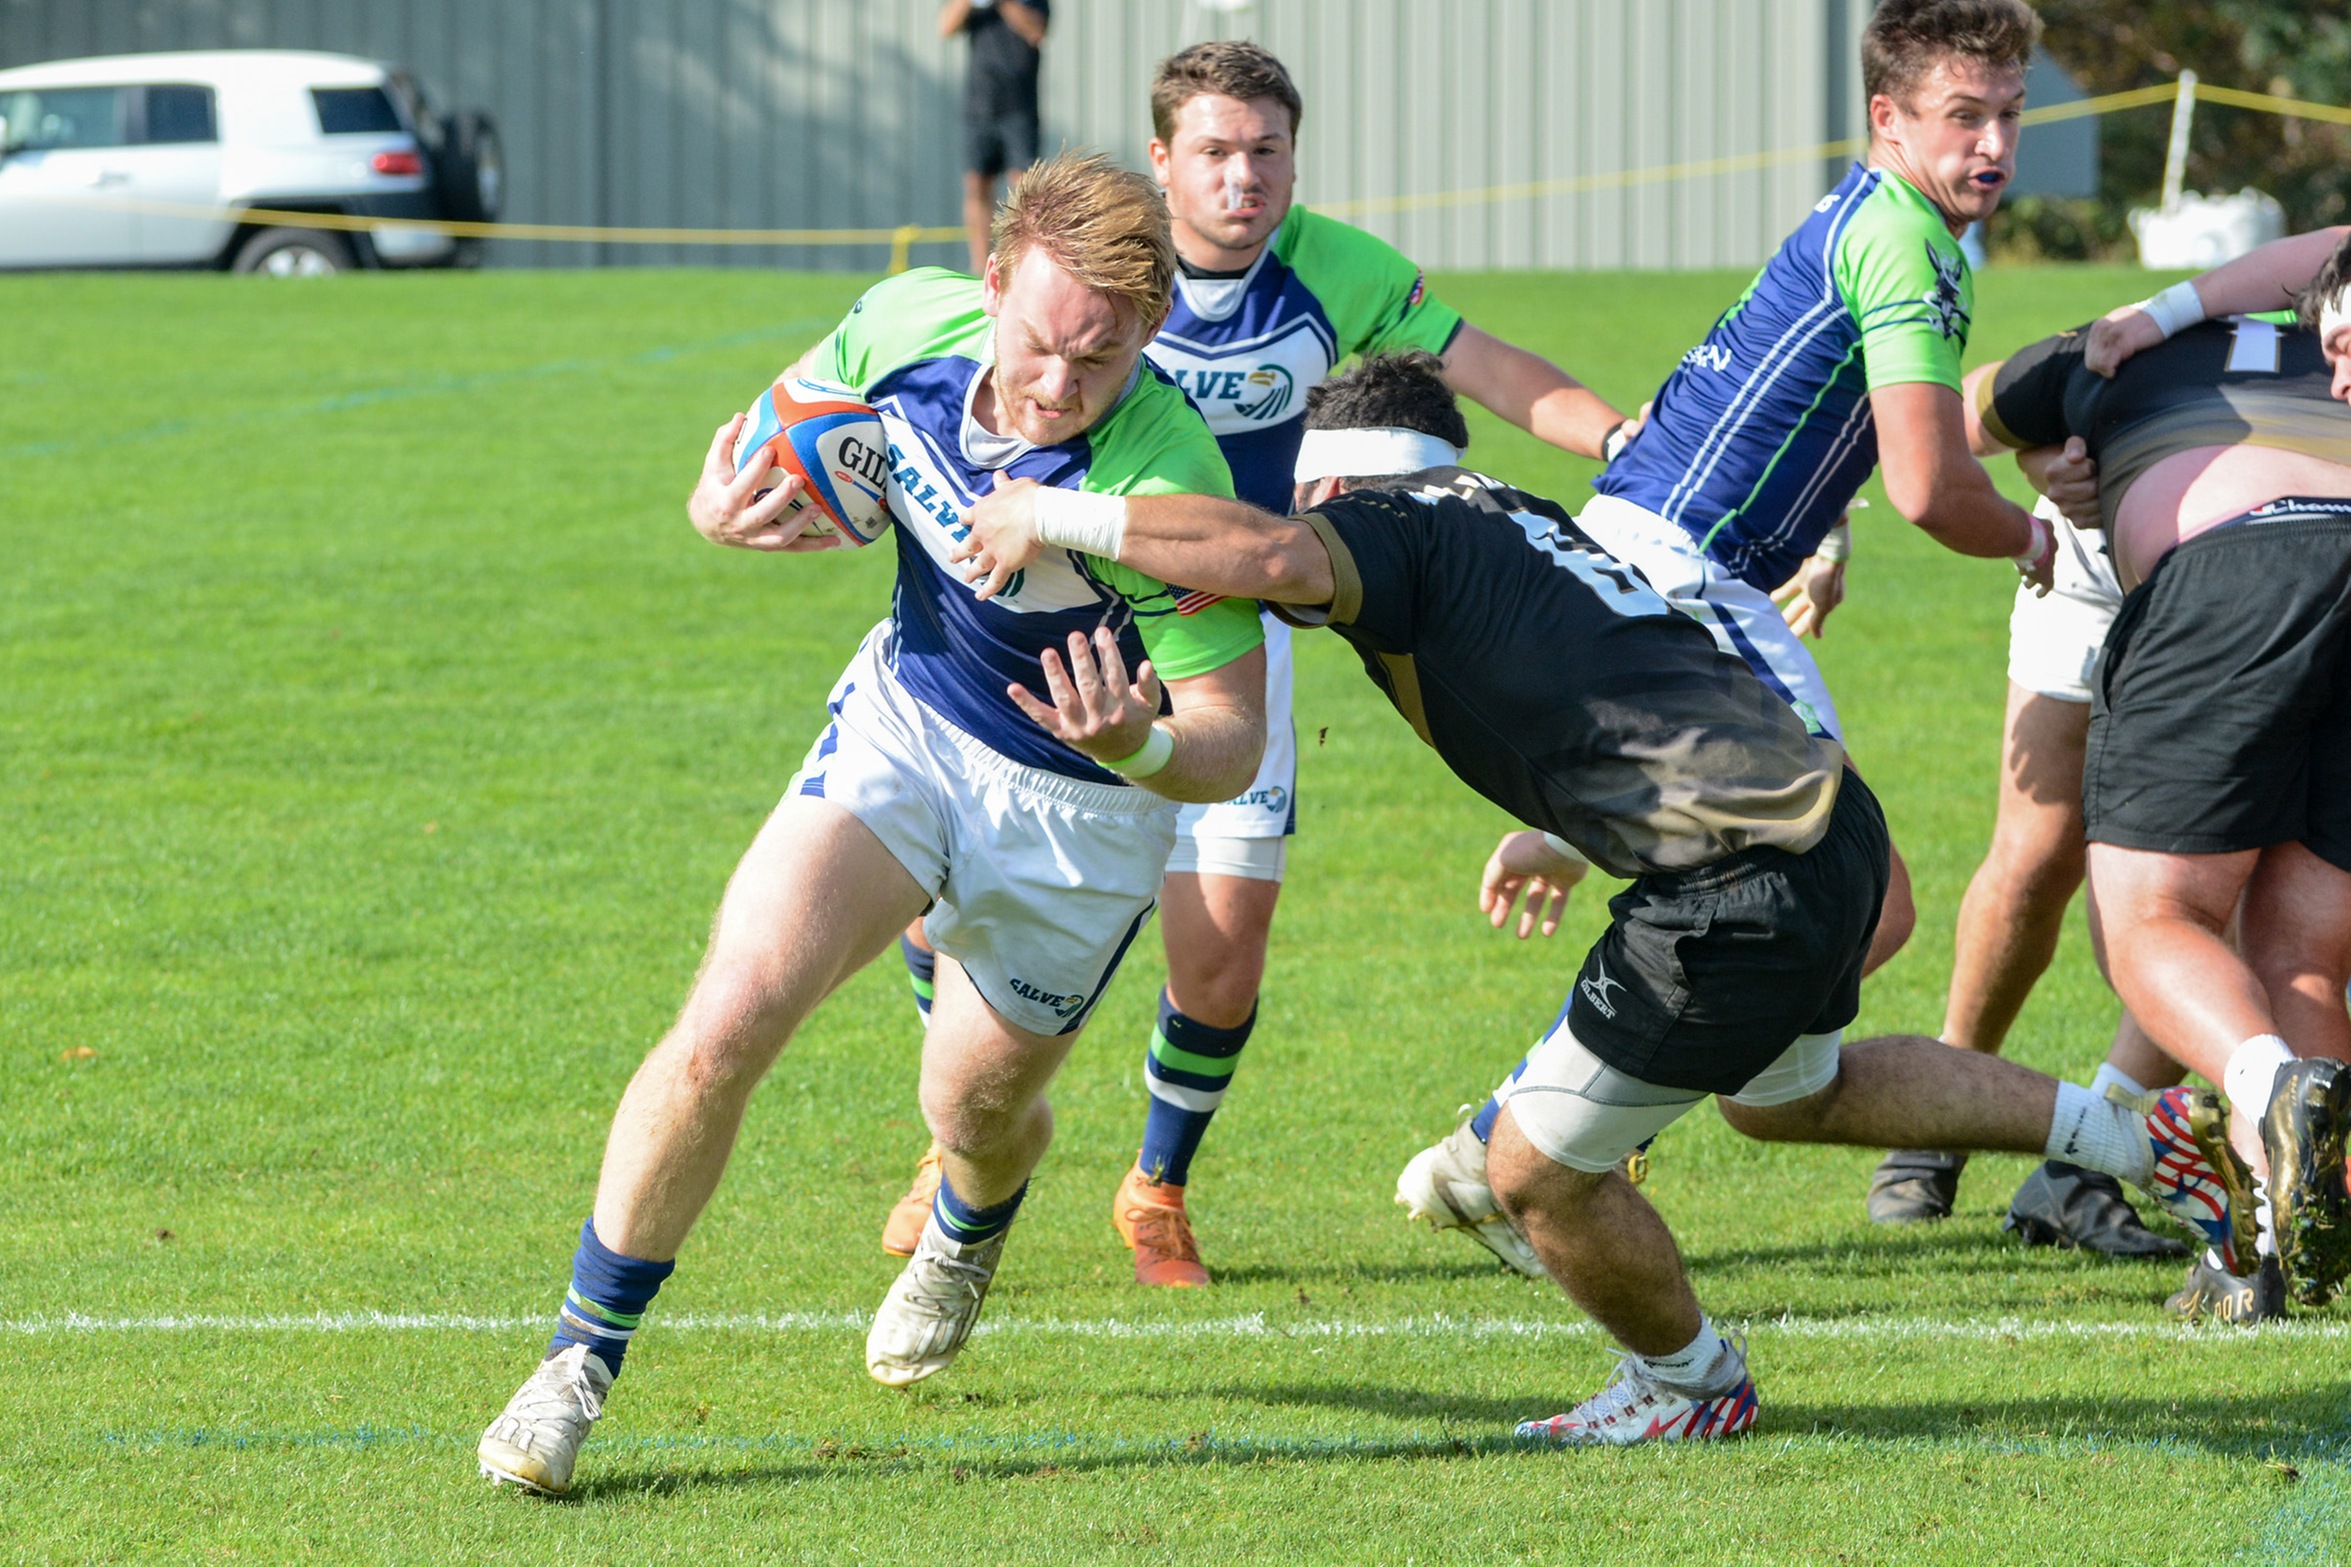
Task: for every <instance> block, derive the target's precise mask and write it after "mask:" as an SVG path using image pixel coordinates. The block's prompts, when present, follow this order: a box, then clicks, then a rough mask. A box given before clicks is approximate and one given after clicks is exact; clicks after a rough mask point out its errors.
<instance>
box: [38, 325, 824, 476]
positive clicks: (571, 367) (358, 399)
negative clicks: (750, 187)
mask: <svg viewBox="0 0 2351 1567" xmlns="http://www.w3.org/2000/svg"><path fill="white" fill-rule="evenodd" d="M826 324H827V319H826V318H825V317H822V316H809V317H803V318H802V319H800V320H798V321H785V322H781V323H779V324H777V325H775V326H767V327H757V328H754V329H752V330H750V331H747V332H729V333H727V334H726V335H725V336H723V337H712V338H705V339H703V340H702V341H700V342H695V343H665V344H663V345H661V346H660V347H658V348H647V349H640V350H639V351H638V352H636V353H633V354H613V355H609V356H607V357H604V358H601V359H550V360H548V361H546V362H545V363H544V364H535V365H523V366H521V367H519V368H517V369H513V370H485V371H483V372H482V373H480V374H479V375H446V376H434V377H432V378H430V379H428V380H423V381H395V382H392V383H391V384H390V385H388V386H373V387H366V388H363V389H362V390H359V391H356V392H338V393H336V394H335V395H334V396H332V397H321V398H317V399H314V400H313V401H310V402H307V403H286V404H281V405H279V406H278V407H275V408H245V409H237V410H234V411H231V412H228V413H220V414H209V415H197V416H195V417H192V418H187V419H165V420H163V421H161V422H159V423H156V424H151V425H147V426H145V427H143V428H141V429H136V430H109V431H107V432H106V433H105V434H103V435H70V436H63V437H60V438H58V439H56V440H50V441H28V442H25V443H23V444H21V445H17V446H0V461H4V460H7V459H9V458H17V457H54V456H58V455H60V454H62V453H66V452H76V451H91V450H95V449H97V448H99V447H105V446H125V445H128V444H130V443H132V442H134V441H159V440H166V439H169V438H170V437H172V436H175V435H187V434H190V433H192V432H195V431H200V430H217V429H220V428H222V427H224V426H228V425H239V424H252V423H255V422H257V421H261V420H270V419H306V418H313V417H316V416H317V415H320V414H337V413H345V412H348V411H350V410H351V409H354V408H374V407H379V406H381V405H383V404H385V403H404V402H415V401H418V400H420V399H422V398H428V397H449V396H453V395H456V394H459V393H464V392H478V391H485V390H489V389H491V388H494V387H501V386H513V385H516V384H518V383H521V382H525V381H546V380H559V379H561V378H563V377H565V376H573V375H582V374H585V373H587V372H589V371H593V370H613V369H627V368H631V367H634V366H638V365H656V364H664V363H667V362H668V361H669V360H672V359H682V358H684V357H686V356H687V355H689V354H707V353H716V352H718V351H720V350H723V349H728V348H745V347H749V346H750V345H752V344H754V343H764V342H768V341H771V340H773V339H775V338H779V337H783V336H785V335H786V334H788V333H793V332H805V331H807V330H808V329H809V328H810V327H819V326H824V325H826ZM778 368H779V369H780V368H782V367H781V366H778Z"/></svg>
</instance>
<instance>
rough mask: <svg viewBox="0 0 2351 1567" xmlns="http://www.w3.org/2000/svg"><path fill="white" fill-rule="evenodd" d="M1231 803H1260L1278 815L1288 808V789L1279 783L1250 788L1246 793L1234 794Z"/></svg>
mask: <svg viewBox="0 0 2351 1567" xmlns="http://www.w3.org/2000/svg"><path fill="white" fill-rule="evenodd" d="M1232 803H1233V804H1235V805H1262V806H1264V807H1265V808H1266V809H1267V810H1268V811H1271V812H1273V813H1274V814H1275V815H1277V816H1278V815H1280V814H1281V813H1282V812H1284V811H1286V810H1288V809H1289V808H1290V791H1289V790H1287V789H1285V788H1283V787H1282V786H1281V785H1280V784H1274V785H1271V786H1270V787H1268V788H1264V789H1252V790H1250V791H1249V792H1248V793H1247V794H1242V795H1235V796H1234V797H1233V801H1232Z"/></svg>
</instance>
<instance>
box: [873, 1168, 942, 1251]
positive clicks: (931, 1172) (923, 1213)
mask: <svg viewBox="0 0 2351 1567" xmlns="http://www.w3.org/2000/svg"><path fill="white" fill-rule="evenodd" d="M938 1195H939V1145H938V1144H937V1143H935V1142H934V1143H932V1144H931V1145H930V1147H928V1148H926V1149H924V1150H923V1155H922V1160H921V1162H920V1163H918V1164H916V1165H915V1167H914V1184H913V1185H912V1186H909V1187H908V1188H906V1195H905V1196H903V1197H901V1198H899V1199H898V1206H897V1207H895V1208H892V1209H891V1210H890V1217H889V1218H888V1220H887V1221H885V1222H884V1223H883V1225H882V1250H884V1251H886V1252H888V1253H889V1254H890V1255H891V1256H893V1257H911V1256H913V1255H914V1247H915V1243H916V1242H917V1241H920V1240H921V1239H922V1227H923V1226H924V1225H926V1224H928V1223H930V1222H931V1203H932V1200H933V1199H935V1198H936V1197H937V1196H938Z"/></svg>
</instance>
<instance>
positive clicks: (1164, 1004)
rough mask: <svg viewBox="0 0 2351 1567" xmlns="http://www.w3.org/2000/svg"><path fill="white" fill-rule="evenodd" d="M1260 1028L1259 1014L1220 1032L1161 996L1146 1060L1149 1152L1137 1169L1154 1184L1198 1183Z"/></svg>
mask: <svg viewBox="0 0 2351 1567" xmlns="http://www.w3.org/2000/svg"><path fill="white" fill-rule="evenodd" d="M1256 1026H1257V1009H1256V1008H1255V1007H1251V1008H1250V1009H1249V1016H1248V1017H1247V1018H1245V1019H1244V1020H1243V1021H1242V1023H1241V1026H1240V1027H1239V1028H1215V1027H1212V1026H1211V1025H1209V1024H1206V1023H1203V1022H1201V1021H1200V1020H1199V1019H1198V1018H1193V1017H1186V1016H1184V1014H1183V1013H1181V1012H1178V1011H1177V1010H1176V1007H1175V1003H1174V1002H1172V1001H1170V1000H1168V999H1167V991H1166V990H1165V989H1164V988H1162V989H1161V990H1160V992H1159V1026H1158V1027H1157V1028H1154V1029H1153V1030H1152V1031H1151V1048H1150V1049H1149V1050H1147V1051H1145V1052H1144V1055H1143V1081H1144V1083H1145V1085H1146V1086H1147V1087H1149V1089H1150V1090H1151V1113H1150V1115H1149V1116H1148V1117H1147V1118H1146V1119H1145V1120H1144V1122H1143V1148H1142V1152H1141V1153H1140V1154H1138V1155H1137V1156H1136V1159H1135V1164H1136V1167H1137V1168H1139V1169H1140V1170H1141V1171H1142V1172H1143V1173H1144V1174H1145V1175H1147V1176H1149V1177H1150V1178H1151V1179H1152V1180H1154V1181H1157V1182H1161V1183H1163V1184H1165V1185H1168V1186H1182V1185H1184V1184H1186V1183H1187V1182H1188V1181H1190V1180H1191V1178H1192V1156H1193V1155H1194V1154H1196V1153H1198V1152H1199V1151H1200V1139H1201V1138H1203V1137H1205V1136H1207V1135H1208V1123H1209V1122H1210V1121H1211V1120H1213V1119H1215V1117H1216V1109H1217V1106H1219V1105H1221V1104H1223V1103H1224V1096H1225V1090H1226V1089H1228V1088H1230V1087H1232V1084H1233V1069H1234V1068H1236V1067H1238V1066H1239V1065H1240V1064H1241V1047H1242V1046H1243V1045H1246V1044H1247V1043H1249V1031H1250V1030H1251V1029H1253V1028H1255V1027H1256Z"/></svg>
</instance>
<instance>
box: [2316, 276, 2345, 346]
mask: <svg viewBox="0 0 2351 1567" xmlns="http://www.w3.org/2000/svg"><path fill="white" fill-rule="evenodd" d="M2346 326H2351V283H2346V284H2344V285H2343V286H2342V287H2341V288H2339V289H2337V290H2336V291H2335V297H2334V298H2332V299H2330V300H2328V301H2327V302H2326V304H2325V305H2324V306H2323V307H2321V308H2320V310H2319V312H2318V341H2319V345H2320V346H2321V347H2324V346H2325V345H2326V344H2328V343H2331V342H2333V341H2334V339H2335V334H2336V333H2337V332H2338V331H2340V330H2342V329H2343V328H2344V327H2346Z"/></svg>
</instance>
